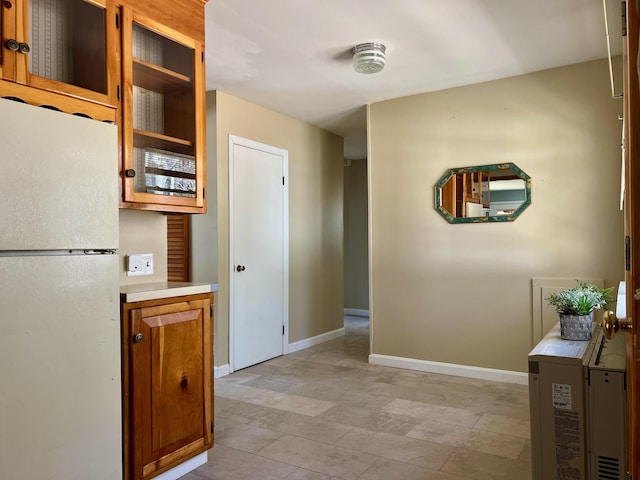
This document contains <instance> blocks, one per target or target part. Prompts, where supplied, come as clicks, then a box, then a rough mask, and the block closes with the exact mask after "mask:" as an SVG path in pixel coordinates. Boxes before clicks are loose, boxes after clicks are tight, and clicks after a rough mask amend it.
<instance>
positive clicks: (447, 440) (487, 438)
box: [407, 420, 525, 459]
mask: <svg viewBox="0 0 640 480" xmlns="http://www.w3.org/2000/svg"><path fill="white" fill-rule="evenodd" d="M407 437H411V438H418V439H420V440H430V441H432V442H436V443H442V444H444V445H452V446H455V447H462V448H468V449H470V450H475V451H477V452H482V453H489V454H492V455H498V456H501V457H506V458H513V459H517V458H518V457H519V456H520V454H521V453H522V449H523V448H524V444H525V440H524V439H522V438H518V437H512V436H509V435H502V434H499V433H493V432H485V431H481V430H475V429H472V428H465V427H460V426H456V425H451V424H445V423H440V422H434V421H431V420H426V421H424V422H422V423H421V424H419V425H417V426H416V427H415V428H414V429H413V430H411V431H410V432H409V433H407Z"/></svg>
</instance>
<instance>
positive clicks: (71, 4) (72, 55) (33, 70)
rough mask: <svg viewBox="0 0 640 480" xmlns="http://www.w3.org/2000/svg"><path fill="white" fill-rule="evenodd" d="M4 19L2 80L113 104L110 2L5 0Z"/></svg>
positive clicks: (0, 10)
mask: <svg viewBox="0 0 640 480" xmlns="http://www.w3.org/2000/svg"><path fill="white" fill-rule="evenodd" d="M0 15H1V19H0V22H1V25H2V53H1V56H0V61H1V64H2V69H1V72H2V77H3V79H4V80H9V81H13V82H17V83H21V84H25V85H29V86H32V87H36V88H41V89H44V90H54V91H58V92H62V93H67V94H70V95H74V96H78V97H82V98H85V99H90V100H93V101H96V102H99V103H104V104H108V105H115V103H116V101H117V100H116V98H115V85H116V83H117V79H115V77H114V75H117V72H118V71H119V68H117V64H116V62H117V54H118V52H117V50H118V48H117V45H118V43H119V42H118V40H117V39H116V35H117V34H118V33H117V31H116V29H115V28H114V27H115V22H116V8H115V6H114V3H113V2H112V1H111V0H3V1H2V2H1V3H0ZM111 23H113V25H114V27H112V28H108V27H110V26H111Z"/></svg>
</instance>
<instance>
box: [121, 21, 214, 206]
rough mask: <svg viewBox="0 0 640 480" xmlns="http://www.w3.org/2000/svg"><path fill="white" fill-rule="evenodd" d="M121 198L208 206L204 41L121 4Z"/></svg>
mask: <svg viewBox="0 0 640 480" xmlns="http://www.w3.org/2000/svg"><path fill="white" fill-rule="evenodd" d="M123 15H124V23H125V26H124V29H123V70H124V72H123V78H125V82H126V79H131V82H130V83H127V84H126V88H125V91H124V116H123V125H124V152H123V154H124V172H123V175H124V183H125V188H124V199H125V201H127V202H141V203H156V204H167V205H178V206H184V207H201V206H203V197H204V191H203V179H204V175H203V173H204V172H203V166H202V163H203V162H202V160H203V158H204V155H203V154H204V152H203V147H204V134H203V131H202V130H203V128H202V126H203V116H202V114H201V113H200V112H201V111H202V110H203V109H204V98H202V97H203V95H202V93H201V92H202V90H203V89H202V88H201V86H200V82H201V81H202V77H203V75H202V74H203V70H202V69H203V67H202V46H201V45H200V44H199V42H197V41H195V40H193V39H191V38H189V37H186V36H184V35H182V34H180V33H178V32H175V31H173V30H171V29H169V28H167V27H164V26H162V25H159V24H157V23H156V22H153V21H151V20H149V19H145V18H143V17H140V16H138V15H136V14H135V13H132V12H130V11H128V10H126V9H125V10H124V12H123Z"/></svg>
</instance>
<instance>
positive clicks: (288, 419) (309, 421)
mask: <svg viewBox="0 0 640 480" xmlns="http://www.w3.org/2000/svg"><path fill="white" fill-rule="evenodd" d="M251 424H252V425H256V426H258V427H262V428H268V429H269V430H272V431H274V432H280V433H288V434H291V435H295V436H298V437H304V438H308V439H309V440H316V441H318V442H323V443H334V442H335V441H336V440H338V439H339V438H341V437H343V436H344V435H345V434H346V433H347V432H349V431H350V430H351V429H352V428H353V427H351V426H348V425H343V424H340V423H336V422H332V421H330V420H325V419H321V418H318V417H309V416H307V415H299V414H297V413H291V412H285V411H282V410H273V411H272V412H271V413H269V414H267V415H264V416H262V417H260V418H259V419H256V420H254V421H253V422H251Z"/></svg>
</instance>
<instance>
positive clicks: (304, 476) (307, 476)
mask: <svg viewBox="0 0 640 480" xmlns="http://www.w3.org/2000/svg"><path fill="white" fill-rule="evenodd" d="M180 480H182V479H180ZM285 480H341V479H339V478H336V477H330V476H329V475H325V474H323V473H318V472H312V471H311V470H305V469H304V468H298V469H297V470H296V471H295V472H293V473H292V474H291V475H289V476H288V477H287V478H286V479H285Z"/></svg>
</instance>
